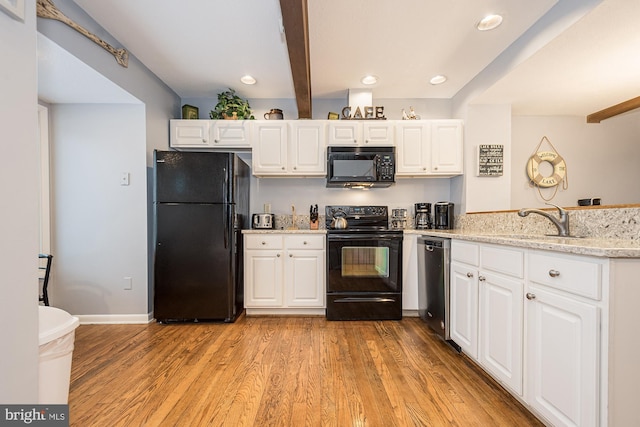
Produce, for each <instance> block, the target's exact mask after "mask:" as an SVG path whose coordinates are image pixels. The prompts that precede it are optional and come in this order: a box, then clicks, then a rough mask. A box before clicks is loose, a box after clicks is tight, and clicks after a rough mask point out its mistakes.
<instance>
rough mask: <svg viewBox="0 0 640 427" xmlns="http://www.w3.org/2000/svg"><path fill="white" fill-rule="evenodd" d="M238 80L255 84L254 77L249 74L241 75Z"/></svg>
mask: <svg viewBox="0 0 640 427" xmlns="http://www.w3.org/2000/svg"><path fill="white" fill-rule="evenodd" d="M240 81H241V82H242V83H244V84H246V85H254V84H256V79H254V78H253V77H252V76H250V75H248V74H247V75H246V76H242V77H240Z"/></svg>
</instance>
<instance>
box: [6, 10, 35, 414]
mask: <svg viewBox="0 0 640 427" xmlns="http://www.w3.org/2000/svg"><path fill="white" fill-rule="evenodd" d="M10 4H11V2H10ZM13 4H15V2H13ZM35 28H36V17H35V1H34V0H28V1H26V2H25V19H24V22H22V21H18V20H15V19H12V18H10V17H9V16H8V15H6V14H5V13H3V12H2V11H0V56H1V57H2V58H3V60H2V66H1V67H0V93H1V94H2V96H0V129H2V137H1V138H0V147H2V153H3V155H4V156H3V157H4V158H3V161H2V166H1V167H0V218H1V221H0V236H2V237H1V238H0V323H1V324H2V328H0V342H1V343H2V353H1V354H0V402H1V403H3V404H25V403H36V402H37V400H38V278H37V277H38V248H39V244H38V241H39V233H38V167H39V166H38V165H39V157H38V145H37V128H38V122H37V114H38V109H37V93H36V83H37V80H36V56H35V51H36V31H35Z"/></svg>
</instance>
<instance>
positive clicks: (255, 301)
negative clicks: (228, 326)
mask: <svg viewBox="0 0 640 427" xmlns="http://www.w3.org/2000/svg"><path fill="white" fill-rule="evenodd" d="M324 242H325V237H324V235H322V234H317V235H314V234H286V233H269V234H245V235H244V243H245V252H244V276H245V278H244V288H245V292H244V299H245V308H246V310H247V314H260V313H262V314H270V313H271V314H305V313H306V314H323V313H324V307H325V250H324Z"/></svg>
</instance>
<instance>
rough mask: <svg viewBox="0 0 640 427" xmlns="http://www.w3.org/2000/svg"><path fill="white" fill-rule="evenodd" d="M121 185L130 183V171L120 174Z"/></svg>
mask: <svg viewBox="0 0 640 427" xmlns="http://www.w3.org/2000/svg"><path fill="white" fill-rule="evenodd" d="M120 185H129V172H122V175H120Z"/></svg>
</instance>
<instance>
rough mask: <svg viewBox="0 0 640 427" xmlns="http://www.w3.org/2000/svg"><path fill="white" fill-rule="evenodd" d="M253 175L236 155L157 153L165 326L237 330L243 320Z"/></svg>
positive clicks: (157, 237)
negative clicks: (200, 324)
mask: <svg viewBox="0 0 640 427" xmlns="http://www.w3.org/2000/svg"><path fill="white" fill-rule="evenodd" d="M249 175H250V171H249V167H248V166H247V164H246V163H245V162H244V161H243V160H242V159H240V158H239V157H238V155H237V154H234V153H211V152H178V151H157V150H156V151H155V152H154V212H153V214H154V224H155V227H154V241H155V242H154V243H155V254H154V317H155V318H156V320H157V321H158V322H161V323H168V322H188V321H224V322H233V321H235V319H236V318H237V317H238V316H239V315H240V314H241V313H242V310H243V307H244V292H243V281H244V280H243V274H242V273H243V258H242V252H243V251H242V234H241V230H242V228H244V227H245V226H246V225H248V224H249V220H248V218H249Z"/></svg>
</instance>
